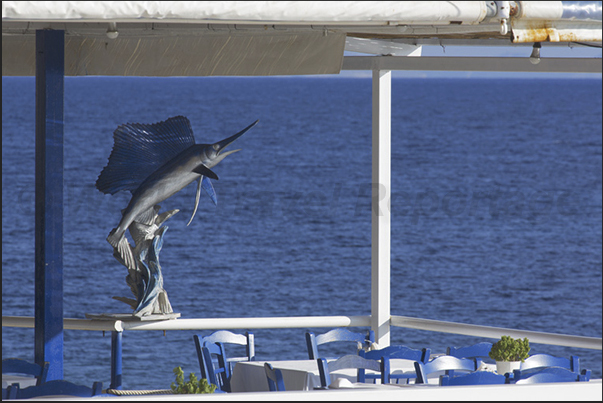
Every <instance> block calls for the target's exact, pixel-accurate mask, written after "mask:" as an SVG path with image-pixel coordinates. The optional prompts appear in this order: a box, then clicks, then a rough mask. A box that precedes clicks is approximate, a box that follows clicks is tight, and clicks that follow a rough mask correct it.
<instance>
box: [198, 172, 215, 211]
mask: <svg viewBox="0 0 603 403" xmlns="http://www.w3.org/2000/svg"><path fill="white" fill-rule="evenodd" d="M201 187H203V190H205V192H206V193H207V195H208V196H209V197H210V198H211V201H213V202H214V205H216V206H217V205H218V195H216V191H215V190H214V185H212V183H211V181H210V180H209V178H208V177H207V176H204V177H203V182H202V183H201Z"/></svg>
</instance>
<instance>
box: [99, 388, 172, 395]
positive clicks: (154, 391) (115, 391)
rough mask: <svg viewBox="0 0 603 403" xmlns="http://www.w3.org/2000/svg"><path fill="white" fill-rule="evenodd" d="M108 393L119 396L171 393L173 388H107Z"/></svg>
mask: <svg viewBox="0 0 603 403" xmlns="http://www.w3.org/2000/svg"><path fill="white" fill-rule="evenodd" d="M107 393H110V394H112V395H117V396H133V395H171V394H173V393H174V392H172V390H171V389H151V390H120V389H107Z"/></svg>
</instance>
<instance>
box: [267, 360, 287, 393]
mask: <svg viewBox="0 0 603 403" xmlns="http://www.w3.org/2000/svg"><path fill="white" fill-rule="evenodd" d="M264 372H266V379H267V380H268V388H269V389H270V391H272V392H277V391H279V392H282V391H284V390H285V381H284V380H283V373H282V372H281V370H280V369H278V368H277V369H274V368H273V367H272V365H271V364H270V363H268V362H265V363H264Z"/></svg>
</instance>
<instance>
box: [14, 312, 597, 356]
mask: <svg viewBox="0 0 603 403" xmlns="http://www.w3.org/2000/svg"><path fill="white" fill-rule="evenodd" d="M370 319H371V317H370V316H297V317H295V316H293V317H269V318H206V319H172V320H161V321H142V322H138V321H136V322H134V321H121V320H94V319H64V321H63V323H64V324H63V327H64V329H70V330H100V331H114V330H115V331H118V332H121V331H124V330H219V329H293V328H305V327H349V326H352V327H369V326H370ZM390 321H391V322H390V324H391V326H396V327H404V328H409V329H418V330H427V331H432V332H442V333H452V334H461V335H465V336H476V337H486V338H491V339H499V338H500V336H502V335H508V336H511V337H514V338H519V337H527V338H528V339H530V342H532V343H541V344H551V345H556V346H566V347H576V348H586V349H591V350H601V349H602V348H601V345H602V340H601V338H597V337H585V336H573V335H566V334H557V333H545V332H535V331H531V330H518V329H509V328H504V327H492V326H481V325H471V324H466V323H456V322H446V321H441V320H433V319H421V318H411V317H407V316H392V317H391V319H390ZM2 327H25V328H33V327H34V318H33V317H23V316H3V317H2Z"/></svg>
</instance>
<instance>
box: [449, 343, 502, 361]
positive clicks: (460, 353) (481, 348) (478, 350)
mask: <svg viewBox="0 0 603 403" xmlns="http://www.w3.org/2000/svg"><path fill="white" fill-rule="evenodd" d="M490 350H492V343H488V342H482V343H477V344H473V345H471V346H463V347H448V348H447V349H446V354H447V355H451V356H453V357H456V358H479V359H481V360H482V361H492V362H494V360H492V359H491V358H490Z"/></svg>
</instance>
